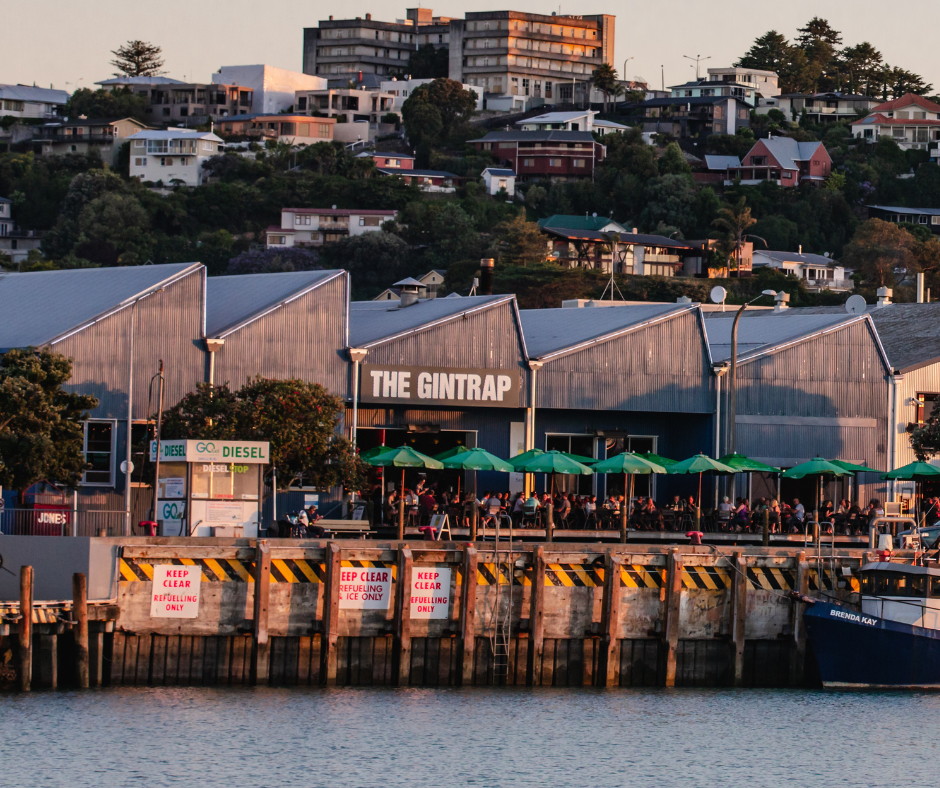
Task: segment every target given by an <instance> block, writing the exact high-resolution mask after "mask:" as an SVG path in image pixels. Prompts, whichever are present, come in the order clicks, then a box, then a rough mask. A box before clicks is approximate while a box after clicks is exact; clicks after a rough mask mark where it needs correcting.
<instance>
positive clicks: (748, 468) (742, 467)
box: [718, 454, 780, 473]
mask: <svg viewBox="0 0 940 788" xmlns="http://www.w3.org/2000/svg"><path fill="white" fill-rule="evenodd" d="M718 462H720V463H723V464H725V465H727V466H728V467H729V468H734V469H735V470H736V471H737V472H738V473H780V469H779V468H775V467H774V466H773V465H765V464H764V463H762V462H758V461H757V460H752V459H751V458H750V457H745V456H744V455H743V454H726V455H725V456H724V457H722V458H721V459H719V460H718Z"/></svg>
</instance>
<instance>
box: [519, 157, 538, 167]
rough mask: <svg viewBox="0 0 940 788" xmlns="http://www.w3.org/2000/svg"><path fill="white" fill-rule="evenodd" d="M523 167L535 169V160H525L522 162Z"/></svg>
mask: <svg viewBox="0 0 940 788" xmlns="http://www.w3.org/2000/svg"><path fill="white" fill-rule="evenodd" d="M522 166H523V167H534V166H535V159H523V160H522Z"/></svg>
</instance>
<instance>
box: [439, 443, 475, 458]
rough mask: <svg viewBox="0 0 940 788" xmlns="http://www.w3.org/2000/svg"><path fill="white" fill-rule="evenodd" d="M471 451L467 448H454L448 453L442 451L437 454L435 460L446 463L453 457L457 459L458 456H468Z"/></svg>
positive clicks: (448, 450)
mask: <svg viewBox="0 0 940 788" xmlns="http://www.w3.org/2000/svg"><path fill="white" fill-rule="evenodd" d="M468 451H470V449H468V448H467V447H466V446H454V447H453V448H452V449H447V451H442V452H441V453H440V454H435V455H434V459H435V460H440V461H441V462H444V460H449V459H450V458H451V457H456V456H457V455H458V454H466V453H467V452H468Z"/></svg>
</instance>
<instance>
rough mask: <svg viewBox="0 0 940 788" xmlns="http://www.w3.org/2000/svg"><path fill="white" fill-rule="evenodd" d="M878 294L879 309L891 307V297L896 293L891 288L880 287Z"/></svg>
mask: <svg viewBox="0 0 940 788" xmlns="http://www.w3.org/2000/svg"><path fill="white" fill-rule="evenodd" d="M877 293H878V307H879V308H881V307H883V306H890V305H891V296H893V295H894V291H893V290H892V289H891V288H890V287H879V288H878V290H877Z"/></svg>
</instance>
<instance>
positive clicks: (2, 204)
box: [0, 197, 40, 266]
mask: <svg viewBox="0 0 940 788" xmlns="http://www.w3.org/2000/svg"><path fill="white" fill-rule="evenodd" d="M12 209H13V202H12V200H8V199H7V198H6V197H0V255H6V256H7V257H8V258H9V261H10V262H11V263H13V264H14V265H16V266H19V265H20V264H21V263H22V262H23V261H24V260H26V258H27V257H29V252H30V250H31V249H38V248H39V244H40V236H39V235H37V234H36V233H35V232H33V231H32V230H29V231H26V232H23V231H21V230H20V229H19V228H18V227H17V226H16V225H15V224H14V223H13V210H12Z"/></svg>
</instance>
